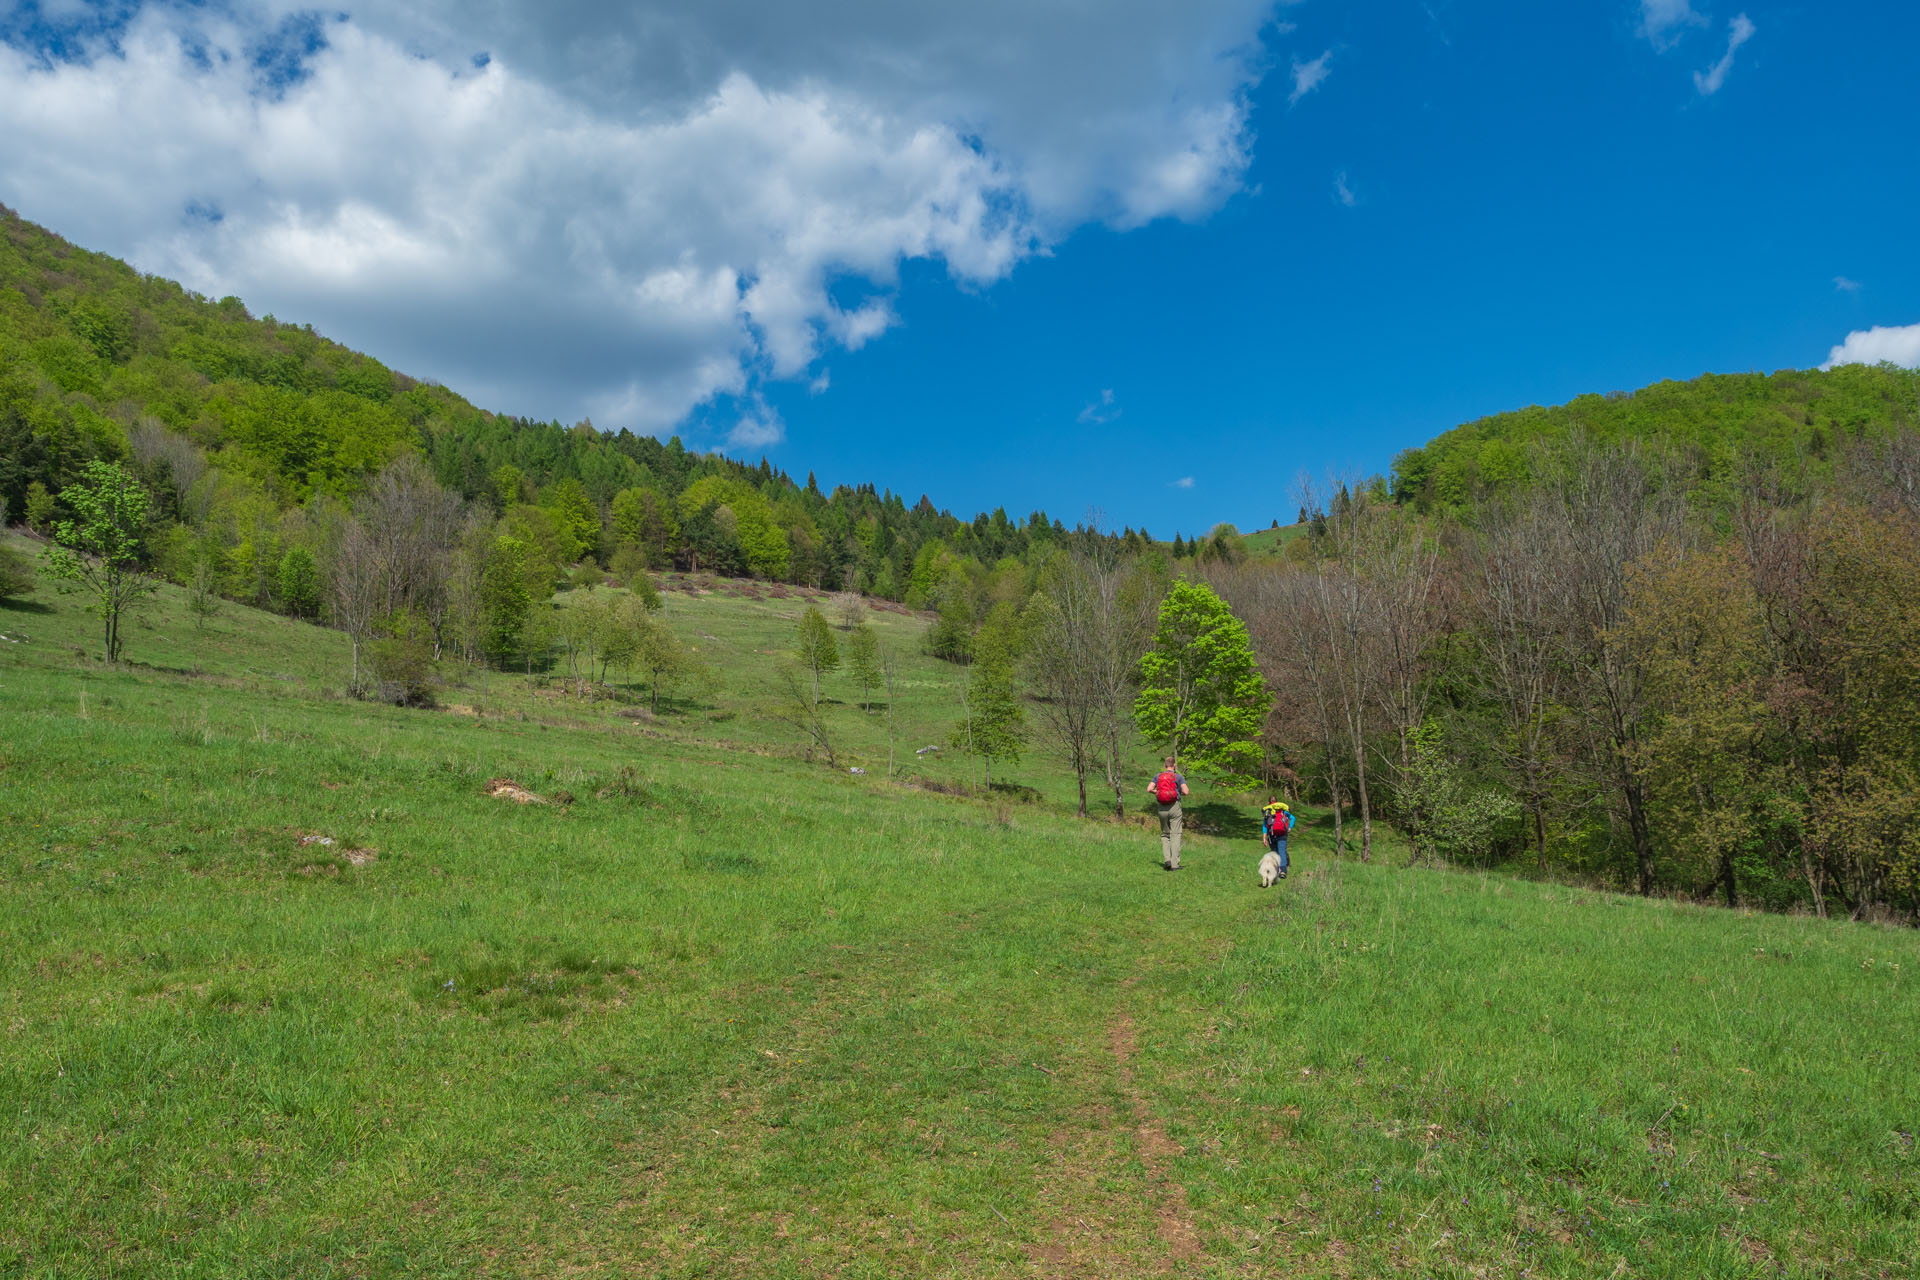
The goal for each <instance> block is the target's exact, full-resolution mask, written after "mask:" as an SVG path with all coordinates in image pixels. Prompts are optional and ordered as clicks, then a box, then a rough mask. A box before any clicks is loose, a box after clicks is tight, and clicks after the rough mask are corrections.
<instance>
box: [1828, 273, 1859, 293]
mask: <svg viewBox="0 0 1920 1280" xmlns="http://www.w3.org/2000/svg"><path fill="white" fill-rule="evenodd" d="M1833 287H1834V288H1835V289H1837V290H1839V291H1840V292H1841V293H1858V292H1860V282H1859V281H1858V280H1849V279H1848V278H1847V277H1845V276H1835V277H1834V278H1833Z"/></svg>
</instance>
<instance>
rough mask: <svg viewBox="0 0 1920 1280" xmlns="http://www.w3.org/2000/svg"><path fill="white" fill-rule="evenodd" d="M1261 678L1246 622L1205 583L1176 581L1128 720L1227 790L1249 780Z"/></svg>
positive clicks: (1256, 753) (1262, 711)
mask: <svg viewBox="0 0 1920 1280" xmlns="http://www.w3.org/2000/svg"><path fill="white" fill-rule="evenodd" d="M1269 705H1270V704H1269V701H1268V697H1267V682H1266V681H1265V680H1264V679H1262V678H1261V675H1260V672H1259V669H1258V668H1257V667H1256V666H1255V665H1254V661H1253V644H1252V642H1251V640H1250V639H1249V638H1248V636H1247V628H1246V624H1245V623H1243V622H1241V621H1240V619H1238V618H1236V617H1234V616H1233V611H1232V610H1231V609H1229V608H1227V604H1226V601H1224V600H1222V599H1221V598H1220V597H1219V596H1217V595H1215V594H1214V592H1213V590H1212V588H1210V587H1206V586H1202V585H1200V584H1198V583H1192V582H1176V583H1174V584H1173V589H1172V590H1170V591H1169V592H1168V593H1167V598H1166V600H1165V601H1164V602H1162V604H1161V606H1160V621H1159V625H1158V626H1157V627H1156V628H1155V629H1154V636H1153V647H1152V648H1150V649H1148V650H1147V653H1146V656H1145V657H1143V658H1141V659H1140V694H1139V696H1138V697H1137V698H1135V699H1134V703H1133V719H1134V723H1135V724H1136V725H1138V726H1139V729H1140V733H1141V736H1142V737H1144V738H1146V739H1147V741H1149V742H1153V743H1157V744H1162V745H1164V746H1165V748H1166V749H1167V750H1168V751H1169V752H1170V753H1172V754H1173V755H1174V756H1175V757H1177V758H1178V759H1179V761H1180V763H1181V765H1182V767H1184V768H1189V769H1192V770H1194V771H1196V772H1199V773H1203V774H1206V775H1207V776H1209V777H1212V778H1213V779H1215V780H1216V781H1217V782H1219V783H1220V784H1221V785H1222V786H1224V787H1226V788H1227V789H1228V790H1230V791H1244V790H1246V789H1248V788H1250V787H1252V786H1253V785H1255V783H1256V781H1257V779H1256V777H1255V776H1254V772H1253V771H1254V770H1255V769H1257V768H1258V767H1259V763H1260V743H1259V736H1260V726H1261V722H1262V721H1264V720H1265V719H1266V715H1267V710H1268V707H1269Z"/></svg>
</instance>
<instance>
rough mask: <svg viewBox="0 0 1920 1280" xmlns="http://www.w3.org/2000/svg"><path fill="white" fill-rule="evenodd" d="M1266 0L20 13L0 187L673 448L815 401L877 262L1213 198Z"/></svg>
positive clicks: (237, 283) (464, 381) (498, 388)
mask: <svg viewBox="0 0 1920 1280" xmlns="http://www.w3.org/2000/svg"><path fill="white" fill-rule="evenodd" d="M0 7H4V6H0ZM1273 7H1274V0H1205V2H1204V3H1195V4H1192V5H1184V6H1168V5H1163V4H1159V3H1157V2H1156V0H1115V3H1114V4H1113V5H1110V6H1103V7H1102V9H1101V12H1100V14H1099V17H1098V20H1097V21H1095V20H1089V18H1088V17H1087V13H1086V10H1085V9H1084V7H1083V6H1079V5H1075V4H1071V3H1066V2H1065V0H1057V2H1053V3H1036V2H1034V0H977V2H976V3H973V4H969V5H966V6H961V5H957V4H948V5H933V4H928V5H897V4H891V3H883V2H882V0H840V2H839V3H829V4H826V5H824V6H822V5H813V6H805V7H804V11H803V7H802V6H783V5H774V6H768V5H765V4H762V3H756V2H755V0H657V2H656V3H653V4H650V5H648V6H647V7H646V8H645V9H644V10H641V9H636V8H635V7H633V6H630V5H625V4H611V3H594V2H590V0H557V2H550V3H542V4H536V3H534V2H533V0H500V2H499V3H493V4H488V5H484V6H473V5H460V4H456V3H454V0H407V2H405V3H395V4H389V5H384V6H376V7H373V8H372V9H371V10H370V11H369V12H366V13H355V14H354V15H352V16H351V17H346V16H339V17H333V18H326V19H316V18H312V17H308V16H303V15H304V14H306V13H308V12H309V11H306V10H302V9H300V8H298V7H297V6H295V5H294V4H292V3H290V2H289V0H263V3H262V4H260V5H258V6H251V7H249V8H248V9H247V11H246V14H245V15H244V16H240V15H239V14H238V12H237V10H228V9H226V8H224V7H222V6H221V5H220V4H218V3H210V4H205V5H186V4H178V5H176V4H173V3H169V2H166V0H152V2H151V3H149V4H148V5H147V6H146V7H138V5H137V2H136V3H135V4H130V5H127V6H121V7H120V8H119V9H115V10H113V11H112V12H111V13H109V11H107V10H98V9H95V10H80V9H74V10H73V11H72V13H68V11H67V10H65V9H62V8H61V7H60V5H57V4H56V5H48V4H44V3H43V4H41V5H40V6H38V8H37V12H38V13H39V14H40V15H41V16H42V18H43V19H44V20H46V21H47V22H52V23H55V24H56V25H57V23H58V22H59V21H63V20H68V19H70V20H71V21H72V22H73V24H74V26H73V28H72V30H70V31H68V32H66V33H65V34H64V36H63V38H62V40H61V41H60V42H59V43H57V44H55V45H52V46H50V47H34V48H29V47H25V46H24V45H22V44H7V43H5V40H6V38H7V37H6V32H7V30H8V29H9V28H8V27H7V25H6V24H5V23H4V22H0V199H4V200H6V202H8V203H10V204H13V205H15V206H16V207H18V208H19V209H20V211H21V212H22V213H24V214H26V215H27V216H29V217H32V218H34V219H36V220H37V221H41V222H45V223H47V224H48V225H50V226H52V227H53V228H55V229H56V230H58V231H60V232H62V233H63V234H66V235H68V236H69V237H71V238H73V239H75V240H77V241H79V242H80V243H83V244H86V245H88V246H89V247H95V248H100V249H105V250H107V251H109V252H113V253H117V254H121V255H123V256H127V257H129V258H131V259H132V260H133V261H134V262H135V263H136V264H137V265H138V266H140V267H141V268H142V269H144V270H148V271H153V272H158V273H161V274H166V275H171V276H175V277H178V278H181V279H183V280H184V281H185V282H186V283H187V284H189V285H190V286H191V287H194V288H197V289H200V290H202V291H204V292H207V293H210V294H215V295H218V294H225V293H238V294H240V295H242V296H243V297H245V298H247V300H248V301H249V303H250V304H252V305H253V307H254V309H255V310H256V311H271V312H274V313H276V314H278V315H281V316H284V317H287V318H289V319H298V320H301V321H310V322H312V323H313V324H315V325H316V327H318V328H320V329H322V330H323V331H325V332H327V333H329V334H330V335H332V336H336V337H339V338H341V339H342V340H345V341H348V342H350V343H352V344H353V345H356V346H360V347H363V348H365V349H368V350H370V351H371V352H373V353H374V354H377V355H380V356H381V357H383V358H385V359H387V360H389V362H391V363H393V364H395V365H396V366H398V367H400V368H403V369H406V370H407V371H409V372H412V373H415V374H419V375H425V376H431V377H435V378H438V379H440V380H442V381H445V382H447V383H449V384H450V385H453V386H455V387H457V388H459V389H460V390H462V391H464V392H467V393H468V394H470V395H472V396H473V397H474V398H475V399H476V400H478V401H479V402H480V403H482V404H486V405H489V406H491V407H497V408H502V409H506V410H509V411H512V412H520V413H527V414H535V415H538V416H541V417H560V418H564V419H567V420H572V419H574V418H576V417H580V416H587V415H590V416H591V417H592V418H593V419H594V421H595V422H597V423H599V424H600V425H602V426H603V427H620V426H627V427H632V428H634V429H637V430H646V431H663V430H667V429H670V428H671V427H673V426H675V425H676V424H678V423H679V422H680V421H682V420H683V419H684V418H685V417H686V416H687V414H688V413H689V412H690V411H691V410H692V409H694V408H696V407H698V406H699V405H701V404H703V403H705V402H707V401H709V400H711V399H713V398H714V397H716V396H725V395H733V396H749V397H750V396H751V394H752V393H753V391H754V389H755V388H756V387H758V386H759V385H761V384H762V383H763V382H765V381H766V380H768V379H795V380H803V381H806V382H808V384H809V385H810V386H812V385H813V384H815V383H817V384H818V385H819V389H821V390H824V389H825V383H824V375H820V376H818V377H816V376H815V374H814V373H813V369H814V367H815V366H816V364H817V363H818V361H819V360H820V359H821V358H822V357H823V355H825V354H826V353H827V352H829V351H831V350H852V349H857V348H859V347H860V346H862V345H864V344H866V343H869V342H872V341H874V340H875V339H877V338H879V337H880V336H881V335H883V334H884V333H886V332H887V330H888V329H889V328H891V327H892V326H894V325H895V324H897V323H898V320H899V317H898V313H897V311H896V306H895V301H894V298H893V292H894V290H895V289H896V288H897V285H898V271H899V267H900V264H901V263H902V262H903V261H906V260H909V259H924V260H929V261H934V262H937V263H939V264H940V265H941V267H942V268H943V269H944V270H945V271H946V273H947V274H948V275H949V276H950V277H951V278H952V279H953V280H955V281H956V282H958V283H960V284H962V285H964V286H969V287H978V286H983V285H986V284H990V283H992V282H994V281H996V280H999V279H1002V278H1004V277H1005V276H1006V275H1007V274H1008V273H1009V272H1010V271H1012V270H1014V269H1015V267H1017V266H1018V264H1019V263H1020V262H1022V261H1023V260H1024V259H1026V258H1028V257H1030V256H1032V255H1034V254H1036V253H1043V252H1045V251H1047V249H1048V247H1049V246H1050V245H1052V244H1053V243H1055V242H1057V241H1058V240H1060V239H1062V238H1063V237H1064V236H1065V235H1066V234H1067V233H1068V232H1070V231H1071V230H1072V229H1073V228H1074V227H1076V226H1079V225H1082V224H1084V223H1087V222H1090V221H1100V222H1105V223H1107V224H1109V225H1112V226H1115V227H1118V228H1122V229H1125V228H1130V227H1135V226H1139V225H1142V224H1144V223H1147V222H1150V221H1153V220H1155V219H1158V218H1164V217H1175V218H1198V217H1202V216H1204V215H1206V214H1207V213H1209V212H1211V211H1212V210H1213V209H1215V208H1217V207H1219V205H1220V204H1221V203H1222V202H1223V201H1225V200H1226V199H1227V198H1228V197H1229V196H1231V195H1232V193H1233V192H1235V191H1236V190H1238V189H1239V187H1240V185H1241V182H1242V179H1243V177H1244V174H1245V172H1246V168H1247V165H1248V163H1249V161H1250V148H1251V145H1252V136H1251V133H1250V131H1249V128H1248V121H1247V113H1248V105H1247V94H1248V92H1249V91H1250V89H1251V87H1252V86H1253V85H1254V84H1255V83H1256V81H1257V79H1258V76H1259V74H1260V68H1261V66H1262V58H1263V53H1262V50H1261V48H1260V44H1259V34H1260V31H1261V29H1262V23H1263V22H1266V21H1267V20H1268V19H1269V18H1270V17H1271V13H1272V9H1273ZM128 11H131V16H130V17H124V16H116V15H124V13H126V12H128ZM62 14H65V15H66V18H65V19H63V18H62V17H61V15H62ZM102 14H107V15H108V16H106V17H103V16H101V15H102ZM89 24H91V25H89ZM16 39H24V37H19V36H16ZM1320 61H1321V63H1322V64H1323V66H1322V70H1321V71H1320V72H1319V73H1317V76H1324V62H1325V59H1324V58H1323V59H1321V60H1320ZM1317 82H1318V79H1317V78H1316V79H1315V81H1314V83H1317ZM1298 84H1299V79H1298V74H1297V73H1296V86H1297V85H1298ZM1309 87H1310V86H1309ZM749 423H750V424H751V425H749ZM770 423H771V424H777V415H775V416H774V417H772V418H768V417H766V416H765V415H760V414H758V413H757V412H754V413H750V414H749V415H748V417H747V418H746V419H743V423H742V427H741V428H737V429H736V431H742V432H744V433H745V434H744V435H743V436H742V438H743V439H746V438H748V437H755V438H761V437H766V436H767V434H768V433H769V432H771V431H777V430H779V428H778V427H777V425H769V424H770ZM774 438H777V436H776V437H774Z"/></svg>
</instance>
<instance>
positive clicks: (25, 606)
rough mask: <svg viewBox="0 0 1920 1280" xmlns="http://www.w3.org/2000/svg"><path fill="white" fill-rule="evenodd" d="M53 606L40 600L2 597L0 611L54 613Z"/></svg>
mask: <svg viewBox="0 0 1920 1280" xmlns="http://www.w3.org/2000/svg"><path fill="white" fill-rule="evenodd" d="M52 612H53V606H52V605H50V604H42V603H41V602H40V601H38V600H18V599H13V600H9V599H0V613H43V614H44V613H52Z"/></svg>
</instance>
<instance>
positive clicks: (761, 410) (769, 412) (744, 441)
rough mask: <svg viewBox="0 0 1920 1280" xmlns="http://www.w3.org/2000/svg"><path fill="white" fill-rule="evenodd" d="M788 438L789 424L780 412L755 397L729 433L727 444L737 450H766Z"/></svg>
mask: <svg viewBox="0 0 1920 1280" xmlns="http://www.w3.org/2000/svg"><path fill="white" fill-rule="evenodd" d="M786 438H787V424H786V423H785V422H784V421H782V420H781V418H780V414H779V411H778V410H776V409H775V408H774V407H773V406H772V405H770V404H768V403H767V402H766V401H765V400H762V399H761V398H760V397H758V396H755V397H754V398H753V402H752V404H751V405H749V406H748V409H747V411H746V412H745V413H743V414H741V415H740V420H739V421H738V422H736V423H734V424H733V430H731V431H729V432H728V433H727V444H728V445H730V446H732V447H733V448H735V449H765V448H769V447H771V446H773V445H776V444H779V443H780V442H781V441H782V440H785V439H786Z"/></svg>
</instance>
